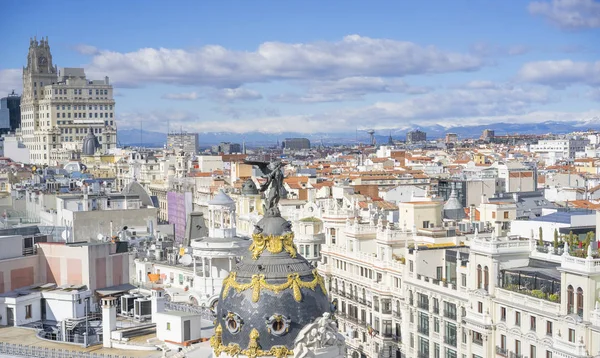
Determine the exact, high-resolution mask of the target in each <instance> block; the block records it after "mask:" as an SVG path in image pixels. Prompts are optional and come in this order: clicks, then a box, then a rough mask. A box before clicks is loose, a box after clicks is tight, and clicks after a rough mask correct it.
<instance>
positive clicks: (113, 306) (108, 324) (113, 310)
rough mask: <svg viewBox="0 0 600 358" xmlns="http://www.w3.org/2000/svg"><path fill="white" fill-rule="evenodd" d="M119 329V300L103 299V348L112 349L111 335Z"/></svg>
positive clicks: (113, 298)
mask: <svg viewBox="0 0 600 358" xmlns="http://www.w3.org/2000/svg"><path fill="white" fill-rule="evenodd" d="M116 329H117V299H116V298H115V297H105V298H103V299H102V346H103V347H105V348H111V347H112V342H111V333H112V331H114V330H116Z"/></svg>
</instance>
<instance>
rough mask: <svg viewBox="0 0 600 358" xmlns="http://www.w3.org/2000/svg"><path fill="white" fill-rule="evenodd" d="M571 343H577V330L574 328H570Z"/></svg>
mask: <svg viewBox="0 0 600 358" xmlns="http://www.w3.org/2000/svg"><path fill="white" fill-rule="evenodd" d="M569 342H571V343H575V330H574V329H573V328H569Z"/></svg>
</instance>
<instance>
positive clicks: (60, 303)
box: [42, 291, 91, 321]
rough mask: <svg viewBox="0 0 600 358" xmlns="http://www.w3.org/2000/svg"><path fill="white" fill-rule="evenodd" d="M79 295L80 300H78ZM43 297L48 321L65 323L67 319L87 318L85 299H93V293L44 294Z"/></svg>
mask: <svg viewBox="0 0 600 358" xmlns="http://www.w3.org/2000/svg"><path fill="white" fill-rule="evenodd" d="M78 294H79V297H80V300H77V299H76V296H77V295H78ZM42 296H43V297H44V298H45V299H46V319H48V320H54V321H64V320H65V319H67V318H77V317H83V316H85V297H91V292H90V291H84V292H74V293H72V294H69V293H63V292H60V293H53V292H47V293H46V292H44V293H42ZM90 301H91V298H90ZM90 305H91V303H90ZM90 307H91V306H90Z"/></svg>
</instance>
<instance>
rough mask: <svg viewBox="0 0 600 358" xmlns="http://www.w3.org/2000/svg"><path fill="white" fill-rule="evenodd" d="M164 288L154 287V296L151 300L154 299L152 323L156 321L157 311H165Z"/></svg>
mask: <svg viewBox="0 0 600 358" xmlns="http://www.w3.org/2000/svg"><path fill="white" fill-rule="evenodd" d="M164 292H165V291H164V290H163V289H162V288H153V289H152V296H151V298H150V300H151V301H152V310H151V312H152V323H156V313H161V312H164V311H165V297H164Z"/></svg>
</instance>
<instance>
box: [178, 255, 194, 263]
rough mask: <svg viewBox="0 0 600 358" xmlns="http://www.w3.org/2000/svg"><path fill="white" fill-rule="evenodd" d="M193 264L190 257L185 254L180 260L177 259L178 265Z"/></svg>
mask: <svg viewBox="0 0 600 358" xmlns="http://www.w3.org/2000/svg"><path fill="white" fill-rule="evenodd" d="M192 262H193V259H192V256H191V255H189V254H185V255H183V256H181V258H180V259H179V263H180V264H182V265H184V266H189V265H191V264H192Z"/></svg>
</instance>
